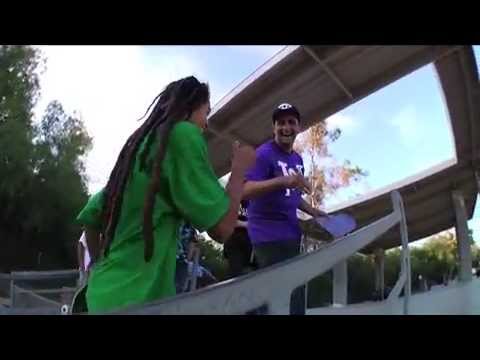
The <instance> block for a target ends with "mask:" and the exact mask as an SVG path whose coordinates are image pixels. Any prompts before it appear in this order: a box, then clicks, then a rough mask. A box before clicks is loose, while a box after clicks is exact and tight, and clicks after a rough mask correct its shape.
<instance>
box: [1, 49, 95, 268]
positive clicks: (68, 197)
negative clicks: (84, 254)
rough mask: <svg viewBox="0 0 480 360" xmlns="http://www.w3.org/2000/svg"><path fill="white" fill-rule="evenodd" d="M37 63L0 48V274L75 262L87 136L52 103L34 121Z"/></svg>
mask: <svg viewBox="0 0 480 360" xmlns="http://www.w3.org/2000/svg"><path fill="white" fill-rule="evenodd" d="M43 64H44V60H43V59H42V58H41V54H40V53H39V52H38V51H37V50H35V49H34V48H32V47H29V46H0V149H1V150H2V152H1V154H0V175H1V176H0V203H1V204H2V206H1V207H0V272H9V271H11V270H33V269H43V268H49V269H50V268H65V267H72V266H74V265H75V257H74V247H73V245H74V242H76V239H78V236H79V235H80V234H79V232H80V228H79V227H78V226H77V225H76V224H75V223H74V219H75V216H76V214H77V213H78V211H79V210H80V209H81V207H82V206H83V204H84V203H85V201H86V200H87V187H86V176H85V166H84V158H85V155H86V154H87V152H88V151H89V149H90V147H91V139H90V137H89V136H88V134H87V132H86V130H85V128H84V126H83V122H82V121H81V119H79V118H78V116H70V115H67V114H65V112H64V110H63V109H62V107H61V104H60V103H58V102H52V103H51V104H50V105H49V106H48V108H47V110H46V112H45V116H44V117H43V119H42V121H41V122H40V124H35V125H34V124H33V121H32V119H33V107H34V105H35V103H36V101H37V99H38V96H39V93H40V87H39V80H38V76H39V72H41V70H42V66H43Z"/></svg>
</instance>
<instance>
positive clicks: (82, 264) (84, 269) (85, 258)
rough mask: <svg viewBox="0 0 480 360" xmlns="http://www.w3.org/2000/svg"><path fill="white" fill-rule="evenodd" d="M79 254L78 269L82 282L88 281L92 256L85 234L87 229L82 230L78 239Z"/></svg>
mask: <svg viewBox="0 0 480 360" xmlns="http://www.w3.org/2000/svg"><path fill="white" fill-rule="evenodd" d="M77 250H78V251H77V255H78V266H79V268H78V270H79V272H80V279H79V281H80V284H83V283H84V282H86V280H87V278H88V271H89V270H90V265H91V258H90V253H89V251H88V246H87V239H86V236H85V231H83V232H82V236H80V239H79V240H78V246H77Z"/></svg>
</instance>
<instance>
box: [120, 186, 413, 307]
mask: <svg viewBox="0 0 480 360" xmlns="http://www.w3.org/2000/svg"><path fill="white" fill-rule="evenodd" d="M391 199H392V202H393V209H394V210H393V212H392V213H391V214H389V215H387V216H385V217H383V218H381V219H379V220H377V221H375V222H373V223H372V224H369V225H367V226H365V227H363V228H361V229H359V230H357V231H355V232H353V233H351V234H349V235H347V236H344V237H342V238H340V239H337V240H335V241H334V242H332V243H330V244H328V245H326V246H324V247H322V248H321V249H318V250H316V251H313V252H311V253H307V254H302V255H299V256H297V257H295V258H293V259H289V260H287V261H285V262H282V263H280V264H275V265H273V266H270V267H268V268H265V269H261V270H259V271H256V272H254V273H250V274H247V275H244V276H242V277H239V278H235V279H230V280H227V281H224V282H222V283H219V284H216V285H213V286H209V287H207V288H204V289H200V290H197V291H194V292H191V293H187V294H181V295H179V296H176V297H173V298H169V299H166V300H163V301H159V302H153V303H150V304H147V305H139V306H133V307H130V308H127V309H123V310H120V311H115V312H112V314H132V315H133V314H135V315H141V314H144V315H147V314H158V315H160V314H170V315H174V314H184V315H188V314H198V315H201V314H210V315H215V314H244V313H246V312H248V311H250V310H252V309H254V308H257V307H260V306H263V305H267V306H268V308H269V313H270V314H288V309H289V302H290V294H291V292H292V291H293V290H294V289H295V288H297V287H299V286H301V285H303V284H305V283H307V282H308V281H310V280H311V279H313V278H314V277H316V276H319V275H321V274H323V273H325V272H326V271H328V270H330V269H331V268H332V267H333V266H334V265H335V264H337V263H338V262H340V261H342V260H345V259H347V258H348V257H349V256H351V255H353V254H355V253H356V252H358V251H359V250H361V249H362V248H364V247H365V246H367V245H369V244H370V243H372V242H373V241H374V240H375V239H377V238H378V237H379V236H381V235H382V234H384V233H385V232H387V231H388V230H389V229H391V228H392V227H394V226H395V225H396V224H400V230H401V234H402V244H403V245H404V251H403V254H404V256H403V261H402V268H403V269H404V270H405V271H404V272H403V273H404V274H405V276H406V277H407V282H406V283H407V287H406V288H407V289H408V288H409V285H408V284H409V283H410V280H409V278H410V273H409V254H408V237H407V236H408V234H407V233H406V221H405V212H404V209H403V203H402V199H401V196H400V194H399V193H398V191H393V192H392V194H391ZM405 242H406V243H405ZM405 246H406V250H405ZM279 279H281V281H280V283H279ZM406 294H407V296H406V300H405V304H406V305H405V307H406V309H408V297H409V295H410V293H409V290H408V291H406Z"/></svg>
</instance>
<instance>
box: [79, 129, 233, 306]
mask: <svg viewBox="0 0 480 360" xmlns="http://www.w3.org/2000/svg"><path fill="white" fill-rule="evenodd" d="M144 145H145V141H144V143H143V144H142V145H141V146H140V149H139V151H137V154H136V158H135V163H134V165H133V173H132V174H131V176H130V178H129V180H128V182H127V185H126V187H125V193H124V195H123V203H122V210H121V213H120V217H119V221H118V225H117V228H116V230H115V235H114V238H113V241H112V243H111V246H110V251H109V253H108V256H106V257H104V258H102V259H101V260H100V261H99V262H98V263H97V264H96V265H94V267H93V269H92V271H91V274H90V277H89V281H88V290H87V303H88V308H89V312H91V313H95V312H103V311H110V310H115V309H119V308H122V307H125V306H129V305H134V304H143V303H147V302H151V301H154V300H159V299H162V298H165V297H168V296H172V295H175V285H174V277H175V260H176V248H177V241H178V228H179V227H180V225H181V224H182V222H183V221H188V222H190V223H191V224H192V225H193V226H194V227H195V228H197V229H198V230H199V231H204V230H207V229H210V228H212V227H213V226H214V225H215V224H217V223H218V222H219V221H220V219H221V218H222V217H223V216H224V215H225V214H226V213H227V211H228V208H229V198H228V196H227V195H226V193H225V191H224V190H223V188H222V187H221V186H220V184H219V183H218V180H217V177H216V176H215V173H214V171H213V169H212V167H211V165H210V162H209V160H208V152H207V145H206V142H205V139H204V138H203V135H202V133H201V130H200V128H199V127H197V126H196V125H194V124H192V123H190V122H187V121H181V122H179V123H177V124H176V125H175V126H174V127H173V129H172V131H171V133H170V136H169V139H168V145H167V148H166V153H165V158H164V160H163V162H162V166H161V181H160V191H159V193H158V194H157V198H156V201H155V208H154V211H153V224H154V252H153V257H152V259H151V260H150V261H149V262H148V263H147V262H145V260H144V240H143V235H142V226H143V208H144V203H145V194H146V191H147V188H148V185H149V182H150V179H151V174H150V173H147V172H145V171H140V169H139V165H140V161H139V154H140V153H141V152H142V150H143V148H144ZM157 149H158V139H157V141H154V142H153V144H152V146H151V150H150V151H149V155H148V157H147V158H148V159H153V157H154V156H155V152H156V151H157ZM102 201H103V196H101V195H98V194H97V195H96V198H95V197H94V198H93V199H92V200H91V201H89V203H88V204H87V206H86V207H85V209H83V210H82V212H81V213H80V214H79V216H78V219H77V220H78V221H79V222H80V223H83V224H86V225H90V226H96V225H98V224H99V223H100V217H99V214H100V212H99V211H98V209H99V208H101V205H102Z"/></svg>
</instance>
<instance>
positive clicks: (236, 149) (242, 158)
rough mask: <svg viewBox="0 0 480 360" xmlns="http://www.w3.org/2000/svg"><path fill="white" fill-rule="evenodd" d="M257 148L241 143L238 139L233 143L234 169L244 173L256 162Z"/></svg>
mask: <svg viewBox="0 0 480 360" xmlns="http://www.w3.org/2000/svg"><path fill="white" fill-rule="evenodd" d="M255 157H256V156H255V149H254V148H253V147H252V146H250V145H240V143H239V142H238V141H235V142H234V144H233V159H232V170H233V169H236V170H238V171H240V172H241V173H244V172H245V171H247V169H249V168H250V167H252V166H253V165H254V164H255Z"/></svg>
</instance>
